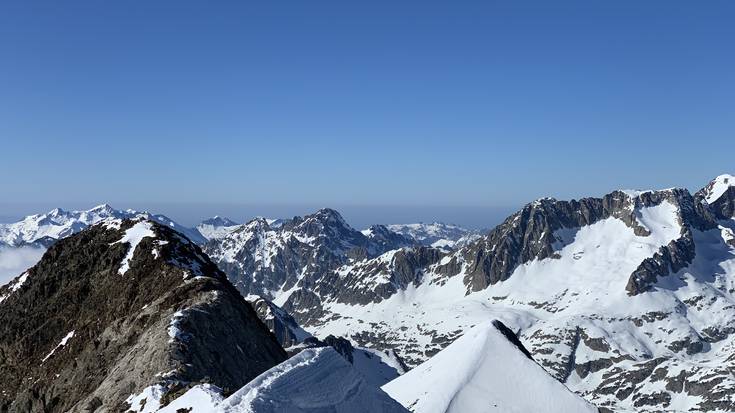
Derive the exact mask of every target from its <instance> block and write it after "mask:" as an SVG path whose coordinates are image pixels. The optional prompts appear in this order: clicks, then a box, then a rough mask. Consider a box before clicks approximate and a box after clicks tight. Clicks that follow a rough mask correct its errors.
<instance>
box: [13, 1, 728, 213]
mask: <svg viewBox="0 0 735 413" xmlns="http://www.w3.org/2000/svg"><path fill="white" fill-rule="evenodd" d="M733 21H735V2H732V1H720V0H713V1H709V2H706V3H701V2H699V3H693V2H689V1H677V0H674V1H660V0H652V1H646V2H640V1H633V0H622V1H616V2H589V1H583V0H573V1H572V0H568V1H567V0H563V1H558V2H556V1H555V2H548V1H541V0H537V1H533V0H532V1H528V2H510V1H507V2H498V1H487V0H481V1H480V0H478V1H467V2H461V3H452V2H435V1H420V2H419V1H406V2H389V1H381V0H378V1H374V2H365V3H360V2H338V1H317V2H304V3H299V2H293V3H288V4H286V3H283V2H255V3H251V2H218V3H204V2H194V1H187V0H183V1H182V0H179V1H172V0H170V1H169V0H162V1H160V2H158V1H157V2H97V1H91V0H80V1H78V2H74V3H53V2H51V3H49V2H36V1H34V0H29V1H24V2H5V3H3V4H2V5H0V32H1V33H2V36H0V55H2V56H3V57H5V59H4V61H3V64H2V65H0V90H2V93H1V94H0V153H2V154H3V158H2V159H3V160H2V162H0V176H2V177H3V178H2V179H0V219H2V220H8V219H13V218H18V217H20V216H23V215H27V214H30V213H37V212H44V211H46V210H48V209H51V208H53V207H57V206H58V207H62V208H64V209H88V208H89V207H91V206H94V205H95V204H98V203H101V202H108V203H110V204H111V205H112V206H114V207H116V208H120V209H126V208H135V209H147V210H151V211H153V212H158V213H163V214H166V215H168V216H170V217H171V218H173V219H176V220H177V221H180V222H181V223H182V224H189V225H191V224H193V223H196V222H198V221H199V220H200V219H201V218H204V217H206V216H208V215H214V214H219V215H228V216H230V217H231V218H233V219H238V220H244V219H248V218H251V217H252V216H253V215H264V216H271V217H277V216H290V215H297V214H298V215H302V214H305V213H309V212H312V211H313V210H315V209H317V208H319V207H331V208H334V209H337V210H339V211H341V212H342V213H343V214H344V215H345V217H346V219H348V221H349V222H350V223H351V224H352V225H354V226H356V227H363V226H365V225H367V224H369V223H380V222H416V221H434V220H437V221H446V222H453V223H457V224H460V225H465V226H469V227H491V226H492V225H494V224H497V223H498V222H499V221H500V220H501V219H502V218H504V217H505V216H506V215H507V214H508V213H511V212H513V211H515V210H516V209H517V208H518V207H520V206H521V205H523V204H525V203H526V202H529V201H531V200H533V199H536V198H539V197H543V196H553V197H556V198H558V199H571V198H579V197H583V196H599V195H602V194H604V193H606V192H609V191H610V190H613V189H618V188H643V189H648V188H666V187H672V186H683V187H687V188H689V189H691V190H696V189H699V188H700V187H702V186H703V185H705V184H706V183H707V182H708V181H709V180H710V179H712V178H713V177H715V176H717V175H719V174H721V173H733V172H734V171H733V165H734V164H733V155H732V154H733V153H735V124H734V123H733V119H735V105H733V96H735V53H733V44H735V24H733Z"/></svg>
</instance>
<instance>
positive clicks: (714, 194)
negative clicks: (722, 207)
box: [700, 174, 735, 204]
mask: <svg viewBox="0 0 735 413" xmlns="http://www.w3.org/2000/svg"><path fill="white" fill-rule="evenodd" d="M731 187H735V176H734V175H730V174H722V175H720V176H718V177H716V178H715V179H713V180H712V181H710V183H709V184H707V186H705V187H704V188H702V190H701V191H700V193H701V194H702V195H704V199H705V200H706V201H707V203H709V204H712V203H714V202H716V201H717V200H718V199H720V197H722V195H723V194H724V193H725V192H727V190H728V189H730V188H731Z"/></svg>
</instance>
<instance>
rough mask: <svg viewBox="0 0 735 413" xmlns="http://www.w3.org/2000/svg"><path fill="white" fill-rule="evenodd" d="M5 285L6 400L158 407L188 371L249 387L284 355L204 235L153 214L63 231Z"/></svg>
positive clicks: (24, 404) (53, 407) (23, 404)
mask: <svg viewBox="0 0 735 413" xmlns="http://www.w3.org/2000/svg"><path fill="white" fill-rule="evenodd" d="M0 297H4V299H3V300H2V302H0V309H1V311H0V348H2V349H3V357H1V358H0V371H3V372H4V373H7V374H3V375H2V376H0V388H2V389H3V390H4V391H3V392H2V393H0V410H3V411H20V410H24V411H26V410H27V411H47V412H53V413H56V412H61V411H86V410H90V409H92V410H97V409H99V410H98V411H118V410H119V411H123V410H125V411H127V410H128V409H130V410H133V411H136V412H139V411H140V410H141V409H142V408H143V406H145V409H147V410H145V411H154V410H156V409H154V408H153V407H154V406H160V405H161V404H162V403H165V398H166V397H167V395H169V394H177V392H179V391H181V390H182V388H181V387H182V383H192V384H196V383H202V382H210V383H212V384H215V385H217V386H219V387H222V388H239V387H241V386H243V385H244V384H246V383H247V382H248V381H250V380H251V379H253V378H254V377H255V376H257V375H258V374H260V373H261V372H263V371H265V370H267V369H268V368H270V367H272V366H274V365H275V364H277V363H279V362H281V361H283V360H284V359H285V358H286V354H285V352H284V351H283V349H281V348H280V346H279V345H278V343H277V342H276V341H275V338H274V337H273V336H272V335H271V334H270V333H269V332H268V330H267V329H266V327H265V326H264V325H263V324H262V323H261V322H260V321H259V320H258V318H257V315H256V314H255V313H254V311H253V310H252V308H251V307H250V306H249V305H247V303H245V301H244V300H243V299H242V296H241V295H240V294H239V293H238V292H237V291H236V290H235V289H234V287H233V286H232V285H231V284H230V283H229V281H227V278H226V277H225V275H224V274H223V273H222V272H221V271H220V270H219V269H217V267H216V265H214V264H213V263H212V262H211V261H210V260H209V259H208V258H207V257H206V256H205V255H204V254H203V253H202V252H201V250H200V249H199V247H197V246H196V245H195V244H193V243H192V242H191V241H189V240H188V239H187V238H185V237H183V236H181V235H180V234H179V233H177V232H176V231H174V230H172V229H170V228H169V227H167V226H165V225H160V224H158V223H156V222H155V221H149V220H145V219H140V218H138V219H134V220H130V219H108V220H104V221H102V222H100V223H98V224H96V225H92V226H90V227H89V228H87V229H85V230H83V231H81V232H79V233H77V234H74V235H71V236H69V237H66V238H64V239H61V240H59V241H58V242H57V243H55V244H54V245H52V246H51V247H50V248H49V250H48V251H47V252H46V254H44V256H43V258H42V259H41V261H40V262H39V263H38V264H36V265H35V266H34V267H32V268H31V269H29V270H28V271H27V272H26V273H25V274H24V275H23V276H21V277H19V278H18V279H17V280H16V281H14V282H13V283H11V285H9V286H5V287H0ZM70 297H73V299H70ZM223 320H226V321H223ZM233 348H237V349H239V353H238V352H232V351H230V350H231V349H233ZM28 377H33V381H29V380H27V378H28ZM131 393H132V394H134V396H131ZM136 394H137V395H136ZM49 400H53V401H54V402H53V403H51V404H49V403H48V401H49Z"/></svg>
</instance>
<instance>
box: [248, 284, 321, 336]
mask: <svg viewBox="0 0 735 413" xmlns="http://www.w3.org/2000/svg"><path fill="white" fill-rule="evenodd" d="M246 300H248V302H250V305H252V306H253V309H255V312H256V313H257V314H258V318H260V321H262V322H263V324H265V326H266V327H268V330H270V331H271V332H272V333H273V334H274V335H275V336H276V340H278V343H279V344H281V346H282V347H283V348H288V347H292V346H294V345H296V344H299V343H301V342H303V341H304V340H306V339H308V338H310V337H311V334H309V333H308V332H306V331H305V330H304V329H303V328H301V326H300V325H299V324H298V323H297V322H296V320H294V318H293V317H291V315H290V314H288V313H287V312H286V311H284V310H283V309H281V308H280V307H278V306H277V305H275V304H273V303H272V302H271V301H269V300H266V299H265V298H262V297H259V296H256V295H251V296H248V297H246Z"/></svg>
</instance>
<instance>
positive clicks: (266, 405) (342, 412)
mask: <svg viewBox="0 0 735 413" xmlns="http://www.w3.org/2000/svg"><path fill="white" fill-rule="evenodd" d="M188 408H190V409H191V411H190V413H210V412H216V413H271V412H272V413H276V412H278V413H302V412H303V413H306V412H309V413H316V412H325V413H326V412H332V413H362V412H364V413H378V412H386V413H390V412H396V413H398V412H406V409H405V408H403V407H402V406H401V405H400V404H399V403H398V402H396V401H395V400H393V399H391V398H390V397H389V396H388V395H387V394H385V392H383V391H382V390H380V389H379V388H377V387H375V386H372V385H370V384H368V383H367V382H366V381H365V379H364V378H363V377H362V376H361V375H360V374H359V373H357V371H355V369H354V368H353V367H352V366H351V365H350V364H349V363H348V362H347V361H345V359H344V358H343V357H342V356H340V355H339V354H338V353H337V352H336V351H334V350H333V349H331V348H329V347H325V348H316V349H307V350H304V351H302V352H301V353H299V354H298V355H296V356H294V357H291V358H290V359H288V360H286V361H285V362H283V363H281V364H279V365H277V366H275V367H273V368H271V369H270V370H268V371H266V372H265V373H263V374H261V375H260V376H258V377H256V378H255V379H254V380H253V381H251V382H250V383H248V384H247V385H245V386H244V387H242V388H241V389H240V390H237V391H236V392H235V393H233V394H232V395H231V396H230V397H227V398H226V399H223V398H222V397H221V391H219V389H216V388H213V387H212V386H196V387H194V388H192V389H191V390H189V391H187V392H186V393H184V394H183V395H182V396H181V397H179V398H178V399H176V400H174V401H173V402H172V403H171V404H169V405H168V406H166V407H165V408H163V409H161V410H160V412H161V413H175V412H177V410H178V409H188Z"/></svg>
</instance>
